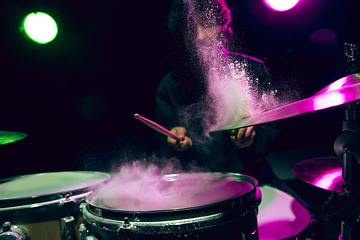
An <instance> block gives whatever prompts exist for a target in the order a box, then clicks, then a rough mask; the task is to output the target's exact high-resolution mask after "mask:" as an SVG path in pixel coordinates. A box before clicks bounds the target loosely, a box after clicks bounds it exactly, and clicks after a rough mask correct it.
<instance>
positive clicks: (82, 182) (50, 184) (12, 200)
mask: <svg viewBox="0 0 360 240" xmlns="http://www.w3.org/2000/svg"><path fill="white" fill-rule="evenodd" d="M109 177H110V176H109V175H108V174H106V173H101V172H85V171H83V172H81V171H80V172H51V173H38V174H29V175H23V176H16V177H12V178H9V179H3V180H1V181H0V183H1V184H0V187H1V188H0V196H1V197H0V223H1V224H3V223H4V222H10V224H11V226H13V227H14V226H21V227H24V228H25V229H26V231H27V235H28V236H25V240H27V239H31V240H43V239H55V240H61V239H63V237H62V236H61V235H62V234H64V233H65V231H70V233H71V236H72V238H71V239H78V238H79V226H80V224H81V223H82V222H83V217H82V214H81V211H80V209H79V207H80V204H81V203H83V202H84V200H85V198H86V196H88V195H89V194H90V193H91V192H92V190H93V189H94V188H95V187H96V186H99V185H100V184H104V183H105V182H106V181H107V180H108V179H109ZM25 179H26V180H25ZM0 231H1V230H0ZM64 235H65V234H64ZM66 236H69V234H66Z"/></svg>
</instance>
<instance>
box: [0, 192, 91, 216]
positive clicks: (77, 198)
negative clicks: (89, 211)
mask: <svg viewBox="0 0 360 240" xmlns="http://www.w3.org/2000/svg"><path fill="white" fill-rule="evenodd" d="M90 193H91V191H88V192H85V193H82V194H78V195H72V196H69V195H67V194H66V195H65V196H63V197H61V196H59V195H58V196H57V197H59V198H58V199H56V200H48V201H42V202H34V203H30V204H22V205H18V206H12V207H4V208H0V216H2V215H5V216H13V215H18V214H29V213H37V212H43V211H48V210H52V209H56V208H60V207H62V206H64V205H65V204H67V203H74V204H80V203H81V202H82V201H83V199H85V198H86V196H88V195H89V194H90Z"/></svg>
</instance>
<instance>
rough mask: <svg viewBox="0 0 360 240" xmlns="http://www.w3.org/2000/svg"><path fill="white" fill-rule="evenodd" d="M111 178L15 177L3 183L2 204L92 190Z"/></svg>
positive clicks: (95, 174)
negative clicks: (10, 201)
mask: <svg viewBox="0 0 360 240" xmlns="http://www.w3.org/2000/svg"><path fill="white" fill-rule="evenodd" d="M109 177H110V176H109V175H108V174H106V173H102V172H52V173H39V174H30V175H23V176H18V177H13V178H9V179H5V180H2V181H1V182H2V183H1V184H0V202H1V201H4V200H5V201H8V200H17V199H26V198H36V197H38V196H47V195H53V194H60V193H69V192H73V191H80V190H88V189H89V190H90V189H91V188H92V187H94V186H96V185H99V184H101V183H103V182H105V181H106V180H108V179H109Z"/></svg>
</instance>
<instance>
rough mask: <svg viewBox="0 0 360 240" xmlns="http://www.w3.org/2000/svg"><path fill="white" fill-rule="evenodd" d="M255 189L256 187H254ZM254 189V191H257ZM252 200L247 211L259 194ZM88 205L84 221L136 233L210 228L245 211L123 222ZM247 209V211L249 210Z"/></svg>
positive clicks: (107, 229) (110, 228) (174, 231)
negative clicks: (101, 213) (106, 217)
mask: <svg viewBox="0 0 360 240" xmlns="http://www.w3.org/2000/svg"><path fill="white" fill-rule="evenodd" d="M256 189H257V188H256ZM256 189H255V191H257V190H256ZM254 197H255V199H254V202H253V205H252V208H251V209H249V211H251V210H253V211H256V210H255V209H256V208H257V207H258V206H259V204H260V202H261V196H260V198H259V195H257V196H254ZM89 207H90V205H89V204H86V206H85V207H84V208H83V209H82V213H83V218H84V221H86V222H87V223H89V224H91V225H92V226H95V227H97V228H101V229H103V230H106V231H110V232H120V231H122V230H130V231H133V232H136V233H138V234H168V233H180V232H189V231H194V230H199V229H204V228H210V227H215V226H218V225H219V224H224V223H225V222H230V221H233V220H234V219H236V218H239V217H240V216H243V214H245V212H242V211H240V210H239V209H237V210H232V211H228V212H218V213H214V214H211V215H206V216H197V217H189V218H186V219H172V220H169V221H157V222H154V221H150V222H148V221H140V220H139V219H135V220H134V221H132V222H127V223H126V222H125V220H117V219H105V218H103V217H101V216H97V215H94V214H93V213H92V211H91V210H90V208H89ZM249 211H248V212H249Z"/></svg>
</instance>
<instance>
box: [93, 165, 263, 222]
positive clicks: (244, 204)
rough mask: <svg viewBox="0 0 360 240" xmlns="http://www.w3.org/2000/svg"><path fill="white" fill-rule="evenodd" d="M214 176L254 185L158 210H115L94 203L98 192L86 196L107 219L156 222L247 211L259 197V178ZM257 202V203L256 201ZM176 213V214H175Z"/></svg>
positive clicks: (241, 175)
mask: <svg viewBox="0 0 360 240" xmlns="http://www.w3.org/2000/svg"><path fill="white" fill-rule="evenodd" d="M200 174H204V175H209V174H210V173H200ZM173 175H174V176H175V175H176V174H170V175H166V176H169V177H172V176H173ZM211 175H212V176H215V177H222V176H227V177H231V178H236V179H239V180H247V182H249V183H251V184H252V185H253V187H254V188H253V189H252V190H250V191H249V192H247V193H245V194H242V195H240V196H239V195H237V196H234V197H231V198H228V199H225V200H223V201H219V202H215V203H210V204H206V205H201V206H195V207H188V208H179V209H167V210H158V211H124V210H115V209H107V208H102V207H99V206H97V205H95V204H92V203H91V202H90V200H89V199H91V197H92V195H96V192H92V193H91V194H90V195H89V196H87V197H86V205H87V208H88V211H89V212H92V214H93V215H97V212H98V211H99V210H100V211H101V215H102V217H104V218H106V219H114V220H118V219H123V218H124V217H128V218H129V219H130V220H131V221H138V220H139V219H141V221H145V222H155V221H160V222H162V221H168V219H169V218H171V219H172V220H179V219H188V218H193V217H196V216H199V217H201V216H204V215H214V214H217V213H223V212H227V211H234V210H236V211H237V212H243V213H246V212H248V211H249V210H250V209H252V208H253V206H254V199H256V198H257V196H256V193H257V189H258V188H257V184H258V182H257V180H256V179H255V178H252V177H250V176H247V175H244V174H237V173H220V172H214V173H211ZM255 204H256V203H255ZM175 215H176V216H175Z"/></svg>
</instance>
